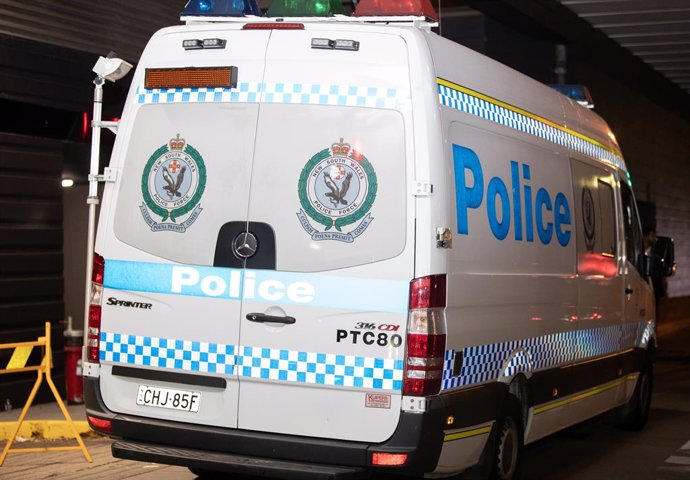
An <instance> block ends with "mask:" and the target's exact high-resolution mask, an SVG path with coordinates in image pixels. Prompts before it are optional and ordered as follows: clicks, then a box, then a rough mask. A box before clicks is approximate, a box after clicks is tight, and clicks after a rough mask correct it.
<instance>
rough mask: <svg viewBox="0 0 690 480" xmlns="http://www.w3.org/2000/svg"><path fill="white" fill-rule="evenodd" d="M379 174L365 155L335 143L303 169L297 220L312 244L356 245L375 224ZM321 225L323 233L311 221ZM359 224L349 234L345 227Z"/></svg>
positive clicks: (314, 157) (299, 186)
mask: <svg viewBox="0 0 690 480" xmlns="http://www.w3.org/2000/svg"><path fill="white" fill-rule="evenodd" d="M377 188H378V185H377V183H376V172H375V171H374V167H372V166H371V163H369V160H367V159H366V157H365V156H364V155H362V154H361V153H359V152H357V151H355V150H353V149H352V148H351V147H350V145H349V144H347V143H344V141H343V139H342V138H341V139H340V142H338V143H334V144H333V145H331V147H330V148H325V149H323V150H321V151H320V152H318V153H317V154H316V155H314V156H313V157H311V159H310V160H309V161H308V162H307V164H306V165H305V166H304V168H303V169H302V174H301V175H300V178H299V185H298V187H297V191H298V194H299V201H300V204H301V205H302V208H301V209H300V211H299V212H298V213H297V217H298V218H299V220H300V222H301V223H302V227H304V229H305V230H306V231H307V233H308V234H309V235H311V238H312V240H337V241H339V242H347V243H352V242H354V240H355V238H357V237H359V236H360V235H361V234H362V233H364V231H365V230H366V229H367V227H368V226H369V224H370V223H371V222H372V220H374V218H373V217H372V216H371V213H369V210H371V207H372V205H373V204H374V200H375V199H376V190H377ZM307 215H308V216H309V218H311V219H312V220H314V221H315V222H317V223H318V224H320V225H323V227H325V228H324V230H323V231H321V230H320V229H317V228H316V227H314V226H313V225H312V223H311V222H310V221H309V218H307ZM352 224H356V225H355V227H354V228H353V229H352V230H350V231H349V232H343V227H346V226H348V225H352Z"/></svg>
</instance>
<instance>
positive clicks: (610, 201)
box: [571, 159, 617, 277]
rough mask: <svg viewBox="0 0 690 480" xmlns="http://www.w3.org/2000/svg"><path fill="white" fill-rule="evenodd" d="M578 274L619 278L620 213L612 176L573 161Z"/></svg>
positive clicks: (600, 169)
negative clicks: (616, 205)
mask: <svg viewBox="0 0 690 480" xmlns="http://www.w3.org/2000/svg"><path fill="white" fill-rule="evenodd" d="M571 169H572V175H573V198H574V199H575V213H574V220H575V222H574V223H575V226H576V232H577V273H578V274H580V275H604V276H607V277H611V276H614V275H616V272H617V268H616V221H615V219H616V211H615V202H614V196H613V188H612V187H611V183H612V177H611V173H610V172H607V171H606V170H604V169H602V168H599V167H595V166H593V165H589V164H587V163H584V162H580V161H578V160H574V159H573V160H571Z"/></svg>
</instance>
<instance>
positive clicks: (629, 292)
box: [625, 287, 633, 295]
mask: <svg viewBox="0 0 690 480" xmlns="http://www.w3.org/2000/svg"><path fill="white" fill-rule="evenodd" d="M632 293H633V289H632V288H630V287H625V294H626V295H632Z"/></svg>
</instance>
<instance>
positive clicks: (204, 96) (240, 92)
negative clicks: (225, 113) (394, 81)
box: [136, 82, 410, 109]
mask: <svg viewBox="0 0 690 480" xmlns="http://www.w3.org/2000/svg"><path fill="white" fill-rule="evenodd" d="M136 100H137V103H142V104H145V103H204V102H208V103H212V102H231V103H233V102H236V103H254V102H260V103H291V104H303V105H340V106H348V107H370V108H388V109H403V108H406V107H407V106H409V104H410V93H409V91H406V90H400V89H396V88H387V87H365V86H357V85H321V84H313V83H261V82H254V83H240V84H239V85H238V86H237V88H232V89H230V88H170V89H149V90H147V89H145V88H144V87H141V86H140V87H138V88H137V93H136Z"/></svg>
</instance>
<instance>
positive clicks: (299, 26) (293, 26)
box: [242, 22, 304, 30]
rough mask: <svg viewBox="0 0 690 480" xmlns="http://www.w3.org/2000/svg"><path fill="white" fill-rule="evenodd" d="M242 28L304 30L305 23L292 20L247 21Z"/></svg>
mask: <svg viewBox="0 0 690 480" xmlns="http://www.w3.org/2000/svg"><path fill="white" fill-rule="evenodd" d="M242 30H304V24H303V23H292V22H260V23H246V24H245V25H244V26H242Z"/></svg>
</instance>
